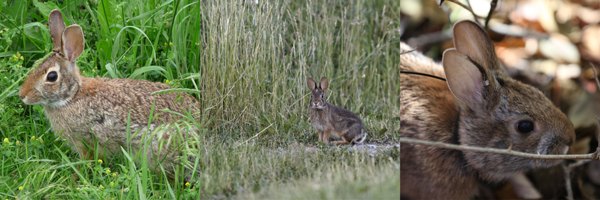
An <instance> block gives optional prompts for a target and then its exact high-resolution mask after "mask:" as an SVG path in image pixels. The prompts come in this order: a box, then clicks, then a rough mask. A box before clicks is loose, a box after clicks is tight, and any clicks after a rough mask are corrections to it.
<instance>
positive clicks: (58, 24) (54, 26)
mask: <svg viewBox="0 0 600 200" xmlns="http://www.w3.org/2000/svg"><path fill="white" fill-rule="evenodd" d="M48 28H49V29H50V37H51V38H52V51H54V52H60V51H61V49H62V34H63V31H64V30H65V22H64V21H63V16H62V13H61V12H60V10H58V9H56V10H53V11H52V12H50V16H48Z"/></svg>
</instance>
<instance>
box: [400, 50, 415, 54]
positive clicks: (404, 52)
mask: <svg viewBox="0 0 600 200" xmlns="http://www.w3.org/2000/svg"><path fill="white" fill-rule="evenodd" d="M415 50H416V49H413V50H409V51H403V52H400V55H402V54H406V53H411V52H413V51H415Z"/></svg>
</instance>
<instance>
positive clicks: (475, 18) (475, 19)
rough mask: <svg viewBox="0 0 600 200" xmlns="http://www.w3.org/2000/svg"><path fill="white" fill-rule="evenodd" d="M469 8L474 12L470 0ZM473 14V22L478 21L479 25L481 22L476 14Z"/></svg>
mask: <svg viewBox="0 0 600 200" xmlns="http://www.w3.org/2000/svg"><path fill="white" fill-rule="evenodd" d="M467 6H469V8H470V9H471V10H473V7H471V2H469V0H467ZM471 14H473V21H476V22H477V23H479V20H478V19H477V15H475V13H473V12H471Z"/></svg>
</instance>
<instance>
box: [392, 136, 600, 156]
mask: <svg viewBox="0 0 600 200" xmlns="http://www.w3.org/2000/svg"><path fill="white" fill-rule="evenodd" d="M400 142H401V143H409V144H421V145H427V146H433V147H438V148H445V149H454V150H462V151H472V152H481V153H496V154H504V155H510V156H518V157H522V158H531V159H536V160H574V159H590V160H600V158H598V156H596V153H590V154H571V155H542V154H533V153H524V152H518V151H512V150H509V149H496V148H484V147H472V146H465V145H456V144H448V143H443V142H433V141H427V140H419V139H412V138H400Z"/></svg>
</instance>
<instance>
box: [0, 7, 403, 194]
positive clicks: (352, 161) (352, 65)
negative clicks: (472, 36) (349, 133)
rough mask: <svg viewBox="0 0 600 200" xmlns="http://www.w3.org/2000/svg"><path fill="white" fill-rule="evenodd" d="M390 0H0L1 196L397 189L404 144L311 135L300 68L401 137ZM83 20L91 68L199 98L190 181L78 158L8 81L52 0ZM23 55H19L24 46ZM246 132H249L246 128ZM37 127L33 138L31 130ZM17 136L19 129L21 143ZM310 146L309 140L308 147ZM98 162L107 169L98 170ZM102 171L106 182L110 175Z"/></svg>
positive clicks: (379, 130)
mask: <svg viewBox="0 0 600 200" xmlns="http://www.w3.org/2000/svg"><path fill="white" fill-rule="evenodd" d="M399 6H400V5H399V2H398V1H396V0H377V1H367V0H358V1H325V0H313V1H286V0H282V1H259V3H258V4H253V3H251V1H216V0H214V1H211V0H206V1H187V0H173V1H153V0H148V1H146V0H129V1H114V0H73V1H68V0H67V1H49V2H46V3H40V2H37V1H9V2H7V3H0V30H1V31H2V33H0V137H1V138H2V140H4V139H5V138H6V140H7V141H8V142H4V141H3V142H2V145H1V147H0V151H1V153H2V156H1V158H0V197H1V199H14V198H16V197H19V199H28V198H30V199H40V198H50V199H73V198H75V199H82V198H87V197H92V198H96V199H131V198H136V199H137V198H139V199H160V198H167V199H172V198H176V199H182V198H187V199H195V198H203V199H222V198H242V199H246V198H254V199H265V198H267V199H282V198H283V199H306V198H310V199H313V198H314V199H319V198H320V199H347V198H359V199H397V198H398V197H399V192H400V182H399V177H400V170H399V163H400V160H399V159H400V152H399V149H397V148H396V149H390V150H386V151H383V152H381V153H379V154H375V155H369V154H368V153H365V152H361V151H354V150H348V149H347V148H344V147H323V146H318V145H316V141H317V134H316V133H315V131H314V129H313V128H312V127H311V125H310V122H309V119H308V111H309V110H308V101H309V99H310V97H309V90H308V88H307V86H306V78H307V77H316V78H320V77H321V76H327V77H329V79H330V87H329V88H330V89H329V91H327V93H326V94H327V95H328V101H329V102H331V103H333V104H336V105H339V106H342V107H344V108H346V109H348V110H351V111H353V112H355V113H357V114H359V116H360V117H361V118H362V119H363V121H364V122H365V126H366V129H367V131H368V132H369V138H368V139H367V142H382V141H386V142H398V140H399V130H400V120H399V119H400V109H399V104H400V98H399V94H400V88H399V84H398V83H399V67H398V65H399V62H400V56H399V52H400V51H399V41H400V37H399V35H398V29H399V21H400V16H399ZM54 8H60V9H61V11H62V12H63V16H64V17H65V22H66V23H67V25H70V24H79V25H81V26H82V27H83V30H84V34H85V39H86V43H85V45H86V49H85V51H84V53H83V54H82V56H81V57H80V58H79V59H78V61H77V64H78V66H79V67H80V69H81V71H82V73H81V74H82V75H84V76H87V77H96V76H101V77H110V78H135V79H146V80H151V81H156V82H166V83H168V84H169V85H171V86H173V87H176V88H187V89H190V90H193V91H197V92H192V93H190V94H192V95H194V96H195V97H196V98H197V99H198V100H199V101H200V103H201V106H202V108H203V110H204V112H203V116H202V119H203V120H202V121H201V122H196V123H195V125H196V126H198V127H199V128H200V130H201V131H200V134H199V136H200V137H199V138H200V142H201V144H202V145H201V149H199V150H198V151H192V152H189V153H194V154H196V155H197V157H198V162H197V163H193V164H195V165H196V167H197V168H199V169H200V172H201V173H200V174H199V175H198V179H197V181H196V182H195V183H191V184H190V185H187V186H186V183H184V182H183V181H181V179H176V180H173V181H169V180H168V179H166V178H165V176H164V174H159V173H154V172H152V170H150V169H148V168H147V166H145V164H144V163H143V162H142V163H136V162H134V160H135V157H136V156H140V155H134V154H131V155H130V154H123V155H117V156H114V157H112V158H111V159H110V160H108V161H106V160H105V161H103V162H102V163H99V162H98V161H97V160H80V159H79V157H78V156H77V155H76V154H75V153H74V152H72V151H71V150H70V147H69V146H68V144H67V143H66V142H64V141H63V140H61V139H60V138H57V137H56V136H55V133H54V132H53V131H52V130H51V129H50V124H49V121H48V120H47V118H46V116H45V114H44V110H43V108H42V107H40V106H28V105H24V104H23V103H22V102H21V100H20V99H19V97H18V89H19V87H20V85H21V84H22V83H23V79H24V77H25V76H26V74H27V72H28V71H30V67H31V66H32V65H33V62H35V61H36V60H37V59H40V58H42V57H43V56H44V55H46V54H47V53H49V52H50V50H51V47H52V44H51V40H50V34H49V32H48V29H47V28H46V26H45V25H46V24H47V16H48V13H49V12H50V11H51V10H52V9H54ZM21 57H22V58H21ZM254 136H256V137H254ZM33 137H35V138H33ZM17 142H18V143H17ZM307 147H310V148H309V149H307ZM107 170H110V172H109V173H107ZM111 183H112V184H111Z"/></svg>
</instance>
